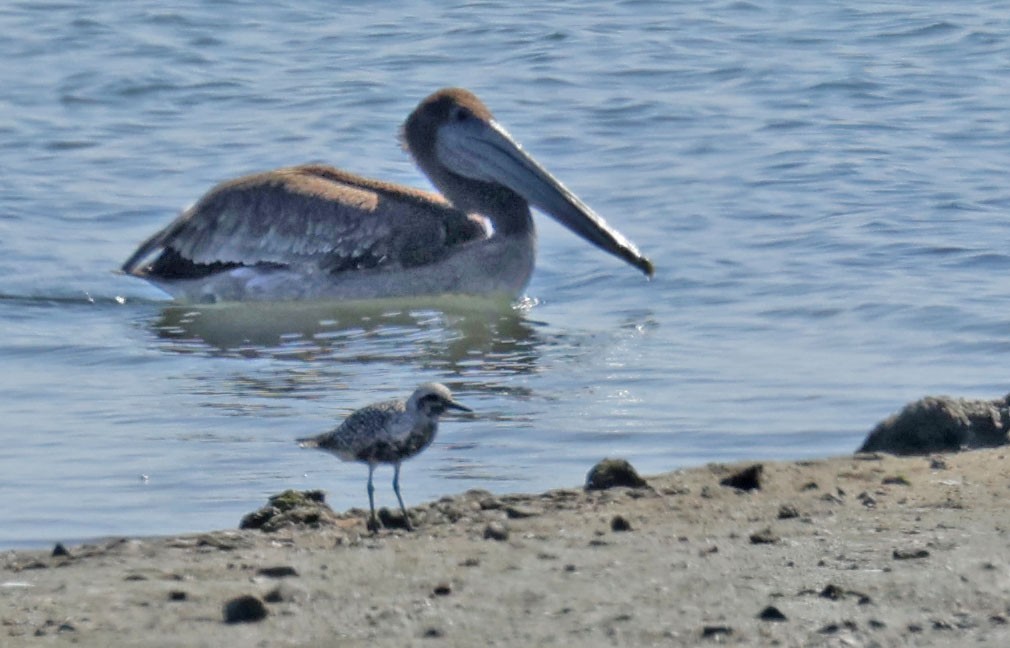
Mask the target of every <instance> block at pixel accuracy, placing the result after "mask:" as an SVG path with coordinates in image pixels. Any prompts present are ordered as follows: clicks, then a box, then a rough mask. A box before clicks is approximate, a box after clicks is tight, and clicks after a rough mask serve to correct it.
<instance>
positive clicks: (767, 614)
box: [758, 605, 788, 621]
mask: <svg viewBox="0 0 1010 648" xmlns="http://www.w3.org/2000/svg"><path fill="white" fill-rule="evenodd" d="M758 618H759V619H761V620H762V621H788V618H787V617H786V615H785V614H783V613H782V610H780V609H778V608H777V607H775V606H774V605H769V606H768V607H766V608H765V609H763V610H761V611H760V612H759V613H758Z"/></svg>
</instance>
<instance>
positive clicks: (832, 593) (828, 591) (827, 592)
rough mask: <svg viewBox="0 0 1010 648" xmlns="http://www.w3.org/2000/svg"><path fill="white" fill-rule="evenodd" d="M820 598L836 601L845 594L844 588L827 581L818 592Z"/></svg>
mask: <svg viewBox="0 0 1010 648" xmlns="http://www.w3.org/2000/svg"><path fill="white" fill-rule="evenodd" d="M819 596H820V597H821V598H826V599H831V600H832V601H837V600H839V599H841V598H842V597H843V596H845V590H843V589H842V588H841V587H839V586H837V585H834V584H831V583H828V584H827V585H826V586H825V587H824V589H822V590H821V593H820V594H819Z"/></svg>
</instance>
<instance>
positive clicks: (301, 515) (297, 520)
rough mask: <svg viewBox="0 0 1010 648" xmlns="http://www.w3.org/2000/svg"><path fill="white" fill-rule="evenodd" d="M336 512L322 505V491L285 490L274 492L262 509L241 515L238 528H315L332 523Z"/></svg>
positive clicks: (273, 529)
mask: <svg viewBox="0 0 1010 648" xmlns="http://www.w3.org/2000/svg"><path fill="white" fill-rule="evenodd" d="M336 519H337V517H336V514H335V513H334V512H333V509H331V508H330V507H329V506H327V505H326V496H325V494H324V493H323V492H322V491H318V490H311V491H296V490H286V491H284V492H283V493H280V494H278V495H274V496H272V497H271V498H270V500H269V502H268V503H267V505H266V506H264V507H263V508H261V509H259V510H257V511H253V512H252V513H250V514H248V515H246V516H245V517H243V518H242V522H241V523H239V528H240V529H260V530H261V531H265V532H267V533H272V532H274V531H278V530H280V529H284V528H287V527H310V528H313V529H318V528H319V527H322V526H331V525H333V524H335V523H336Z"/></svg>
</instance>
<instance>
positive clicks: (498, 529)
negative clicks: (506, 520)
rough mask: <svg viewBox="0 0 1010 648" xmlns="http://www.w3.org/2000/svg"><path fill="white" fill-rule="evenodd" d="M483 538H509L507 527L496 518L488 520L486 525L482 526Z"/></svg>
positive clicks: (502, 540)
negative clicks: (491, 520)
mask: <svg viewBox="0 0 1010 648" xmlns="http://www.w3.org/2000/svg"><path fill="white" fill-rule="evenodd" d="M484 539H485V540H497V541H499V542H504V541H506V540H508V539H509V530H508V527H507V526H505V524H503V523H502V522H499V521H497V520H495V521H493V522H488V524H487V526H486V527H484Z"/></svg>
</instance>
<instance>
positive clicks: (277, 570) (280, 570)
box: [256, 565, 298, 578]
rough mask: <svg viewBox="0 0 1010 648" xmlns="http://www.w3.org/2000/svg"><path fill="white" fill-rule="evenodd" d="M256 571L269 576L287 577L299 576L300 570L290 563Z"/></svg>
mask: <svg viewBox="0 0 1010 648" xmlns="http://www.w3.org/2000/svg"><path fill="white" fill-rule="evenodd" d="M256 573H257V574H259V575H260V576H266V577H267V578H285V577H287V576H297V575H298V570H297V569H295V568H294V567H291V566H290V565H278V566H277V567H263V568H262V569H260V570H258V571H257V572H256Z"/></svg>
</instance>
